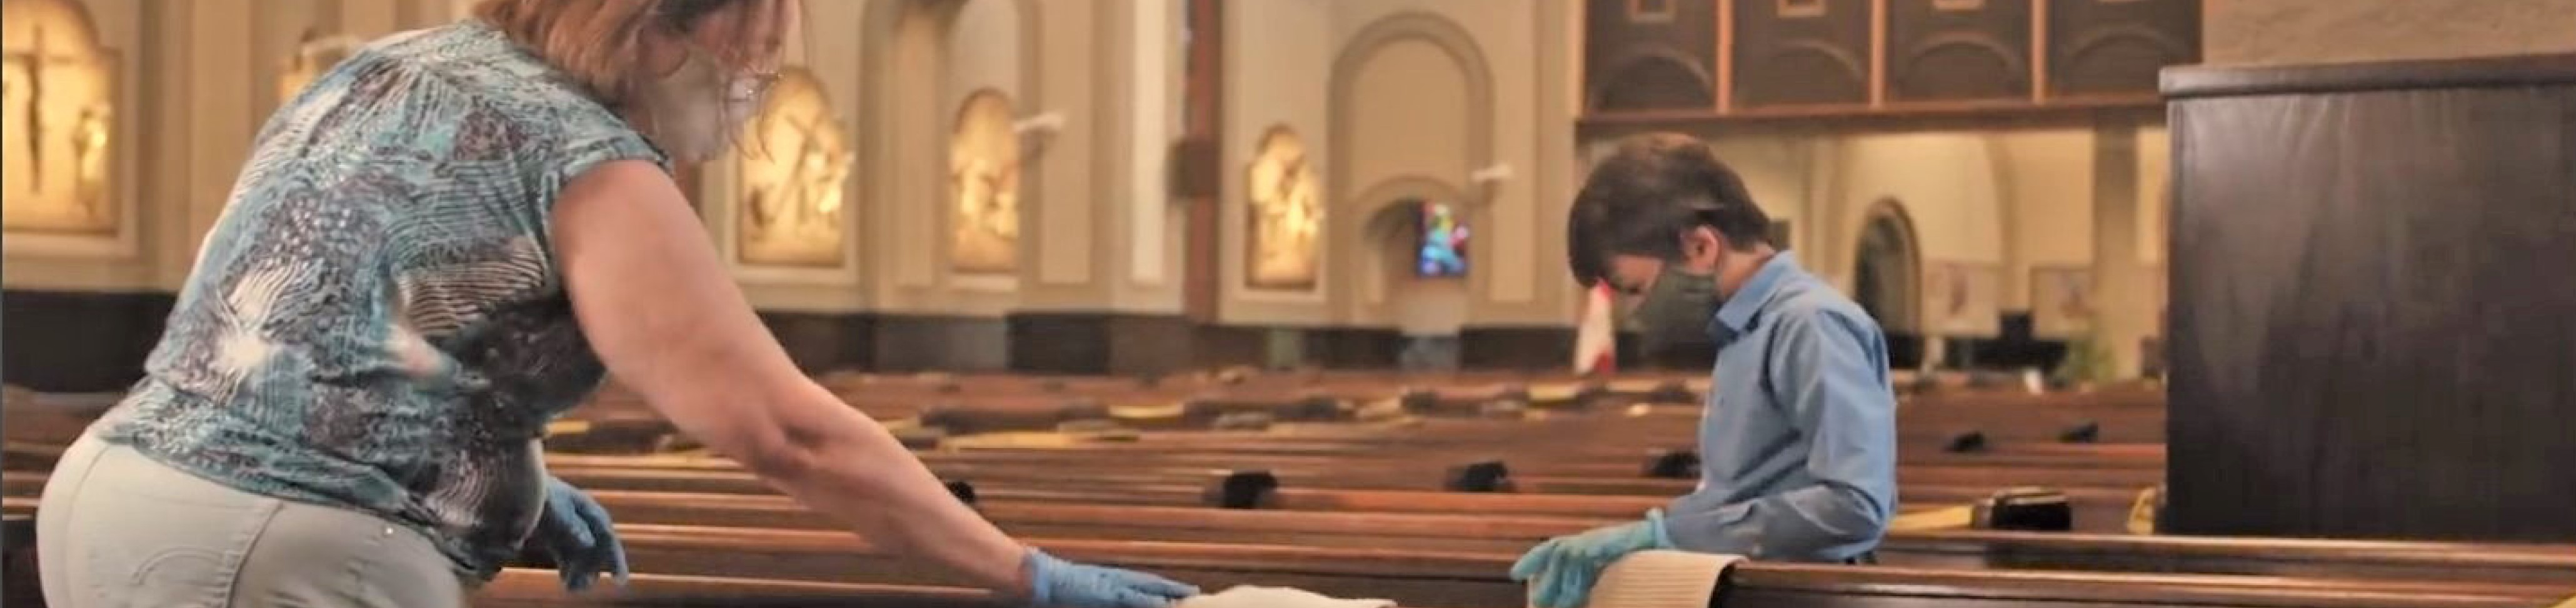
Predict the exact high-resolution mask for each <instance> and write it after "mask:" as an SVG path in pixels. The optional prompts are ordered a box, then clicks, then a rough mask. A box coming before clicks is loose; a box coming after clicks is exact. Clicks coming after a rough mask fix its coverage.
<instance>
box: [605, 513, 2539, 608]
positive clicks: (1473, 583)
mask: <svg viewBox="0 0 2576 608" xmlns="http://www.w3.org/2000/svg"><path fill="white" fill-rule="evenodd" d="M620 534H621V535H622V536H624V537H625V538H626V539H627V543H628V548H629V555H630V556H632V557H633V559H634V560H635V563H638V564H651V565H649V566H647V569H648V571H651V572H656V573H669V574H686V575H694V576H717V577H747V578H775V579H790V580H813V581H831V582H860V583H888V584H928V585H934V586H938V585H952V586H953V585H956V584H958V582H959V581H958V579H957V578H956V576H955V575H953V574H951V573H947V572H944V571H941V570H940V569H938V568H935V567H931V566H927V565H924V564H921V563H918V561H917V560H911V559H903V558H894V557H890V556H885V555H881V554H877V553H874V552H873V551H872V550H870V549H869V548H868V547H866V546H865V543H864V542H862V541H859V540H856V539H853V538H852V537H851V536H850V535H848V534H845V533H838V532H821V531H786V530H767V529H759V530H754V529H741V528H706V527H691V526H650V525H635V526H621V528H620ZM1031 542H1032V544H1034V545H1036V546H1040V547H1043V548H1045V549H1047V550H1048V551H1049V552H1052V553H1055V554H1058V555H1062V556H1065V557H1067V558H1070V559H1077V560H1082V561H1088V562H1096V563H1105V564H1111V565H1119V566H1126V567H1136V568H1144V569H1150V570H1154V571H1157V572H1163V573H1167V574H1170V575H1173V576H1175V577H1176V578H1180V579H1182V580H1187V581H1190V582H1193V583H1195V584H1199V585H1202V586H1206V587H1211V588H1222V587H1225V586H1231V585H1239V584H1254V585H1269V586H1290V587H1297V588H1302V589H1308V590H1312V591H1315V592H1318V593H1324V594H1327V595H1333V596H1340V597H1384V598H1388V599H1393V600H1396V601H1397V602H1399V603H1400V604H1402V605H1408V606H1493V607H1497V608H1500V607H1503V606H1519V605H1521V603H1522V601H1523V597H1522V589H1521V588H1520V586H1519V585H1517V584H1515V583H1512V582H1510V581H1509V580H1507V579H1505V578H1504V577H1503V573H1504V572H1505V571H1506V570H1507V569H1508V568H1509V567H1510V563H1511V560H1512V558H1513V556H1509V555H1477V554H1460V553H1451V552H1436V551H1418V550H1392V549H1365V550H1360V549H1325V548H1314V547H1293V546H1263V545H1231V544H1209V543H1183V542H1123V541H1091V540H1074V539H1033V540H1032V541H1031ZM1735 582H1736V585H1737V588H1735V589H1734V590H1733V591H1732V593H1733V594H1734V595H1731V596H1730V597H1729V599H1728V601H1727V602H1726V603H1725V604H1724V605H1725V606H1729V607H1737V606H1845V605H1849V606H1871V605H1878V604H1879V602H1884V601H1888V599H1880V600H1877V601H1864V602H1861V603H1846V602H1855V601H1860V600H1861V599H1863V598H1869V597H1873V596H1875V597H1880V598H1890V599H1892V598H1894V597H1907V598H1912V599H1913V600H1914V601H1913V602H1908V603H1906V605H1908V606H1970V605H1974V606H1994V605H1997V604H1992V603H1988V602H1991V601H1993V600H2000V599H2015V600H2022V601H2026V602H2031V604H2018V603H2007V604H2002V605H2009V606H2024V605H2047V606H2078V605H2081V606H2103V605H2141V606H2284V607H2285V606H2316V607H2345V606H2353V607H2358V606H2374V607H2411V606H2426V607H2432V606H2443V607H2469V606H2499V607H2501V606H2517V607H2530V606H2540V605H2545V603H2546V602H2548V601H2554V600H2556V599H2558V598H2560V597H2563V596H2564V595H2565V594H2566V593H2567V588H2566V587H2565V586H2563V585H2547V584H2526V583H2485V582H2422V581H2385V580H2370V579H2356V578H2297V577H2270V576H2220V575H2135V574H2119V575H2112V574H2102V573H2059V572H1961V571H1944V570H1923V569H1912V568H1891V567H1852V566H1814V565H1795V564H1747V565H1745V566H1743V567H1741V568H1740V569H1739V570H1738V572H1737V574H1736V576H1735ZM1762 590H1771V591H1773V592H1776V593H1778V594H1780V595H1779V596H1777V597H1766V596H1762V595H1759V594H1758V593H1755V592H1757V591H1762ZM1820 596H1832V598H1831V599H1826V598H1823V597H1820ZM1962 601H1974V602H1976V603H1953V602H1962ZM1819 602H1830V603H1819ZM1916 602H1920V603H1916Z"/></svg>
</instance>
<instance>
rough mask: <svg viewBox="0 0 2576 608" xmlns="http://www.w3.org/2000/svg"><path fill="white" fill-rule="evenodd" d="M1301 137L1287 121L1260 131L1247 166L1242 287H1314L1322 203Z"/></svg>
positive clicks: (1269, 288)
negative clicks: (1250, 160) (1258, 141)
mask: <svg viewBox="0 0 2576 608" xmlns="http://www.w3.org/2000/svg"><path fill="white" fill-rule="evenodd" d="M1307 160H1308V156H1307V155H1306V143H1305V140H1303V139H1300V138H1299V137H1297V133H1296V132H1295V131H1292V130H1290V129H1289V128H1288V127H1287V126H1286V125H1279V126H1273V127H1271V128H1270V129H1269V130H1268V131H1266V132H1264V133H1263V134H1262V136H1261V142H1260V144H1258V145H1257V146H1256V147H1255V149H1254V150H1253V155H1252V163H1251V165H1250V166H1248V167H1246V168H1245V175H1244V198H1245V202H1246V209H1245V211H1246V213H1245V214H1244V249H1243V277H1244V286H1246V287H1249V288H1253V289H1265V290H1293V291H1312V290H1313V289H1314V288H1315V282H1316V276H1317V274H1318V270H1319V268H1318V266H1320V265H1321V262H1322V259H1321V258H1322V256H1321V255H1320V254H1319V253H1318V248H1319V247H1318V246H1319V245H1320V244H1321V239H1322V235H1323V221H1324V207H1323V203H1322V201H1320V200H1317V197H1318V196H1319V195H1320V194H1321V193H1320V191H1319V186H1318V184H1317V181H1318V180H1317V179H1316V176H1315V168H1314V165H1312V164H1309V163H1308V162H1307Z"/></svg>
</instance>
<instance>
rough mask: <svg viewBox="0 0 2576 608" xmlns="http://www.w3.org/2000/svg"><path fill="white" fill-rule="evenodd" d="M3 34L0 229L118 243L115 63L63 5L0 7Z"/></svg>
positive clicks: (21, 0) (86, 18)
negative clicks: (105, 238) (111, 238)
mask: <svg viewBox="0 0 2576 608" xmlns="http://www.w3.org/2000/svg"><path fill="white" fill-rule="evenodd" d="M0 33H5V36H4V37H0V38H5V40H0V157H5V158H0V164H5V166H6V168H5V175H0V192H5V193H6V194H5V198H0V209H5V212H0V218H5V219H0V225H5V226H6V229H7V230H8V231H10V232H22V233H52V234H67V235H80V236H110V235H113V234H115V233H116V231H117V228H118V226H120V222H121V221H122V220H123V218H120V217H118V211H119V205H118V201H117V196H116V189H115V181H114V179H115V176H114V175H112V174H111V173H112V171H111V170H112V168H113V167H114V166H115V164H116V163H115V160H114V159H115V157H116V155H115V152H114V150H112V149H111V148H112V146H113V144H114V142H115V141H116V140H117V137H116V125H117V116H116V111H117V108H116V84H117V83H116V78H117V76H116V69H117V65H116V63H117V61H116V59H117V58H116V56H115V55H114V54H113V53H112V52H110V51H109V50H108V49H106V48H104V47H102V46H100V44H99V39H98V28H97V26H96V25H95V23H94V22H92V21H91V19H90V15H89V12H88V11H87V10H86V9H84V8H83V7H82V6H81V5H80V3H77V2H70V1H67V0H8V1H7V2H5V3H0Z"/></svg>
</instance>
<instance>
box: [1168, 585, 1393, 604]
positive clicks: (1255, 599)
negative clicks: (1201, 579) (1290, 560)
mask: <svg viewBox="0 0 2576 608" xmlns="http://www.w3.org/2000/svg"><path fill="white" fill-rule="evenodd" d="M1173 608H1395V602H1392V601H1388V600H1346V599H1340V598H1330V597H1324V596H1321V595H1316V594H1314V593H1311V592H1307V591H1304V590H1300V589H1288V588H1283V587H1250V586H1243V587H1234V588H1230V589H1226V590H1225V591H1223V592H1219V593H1215V594H1211V595H1201V596H1197V597H1192V598H1189V599H1185V600H1181V603H1180V604H1177V605H1175V606H1173Z"/></svg>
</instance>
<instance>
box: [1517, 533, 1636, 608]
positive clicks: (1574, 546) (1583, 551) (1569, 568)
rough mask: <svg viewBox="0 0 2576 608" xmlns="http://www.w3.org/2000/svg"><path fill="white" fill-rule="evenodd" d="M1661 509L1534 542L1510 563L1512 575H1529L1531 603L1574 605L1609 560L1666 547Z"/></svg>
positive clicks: (1557, 607)
mask: <svg viewBox="0 0 2576 608" xmlns="http://www.w3.org/2000/svg"><path fill="white" fill-rule="evenodd" d="M1672 547H1673V541H1672V539H1671V538H1670V537H1668V536H1667V535H1666V534H1665V532H1664V512H1663V510H1661V509H1657V510H1653V511H1647V512H1646V519H1645V521H1639V522H1633V523H1626V524H1620V525H1616V526H1610V527H1606V528H1596V529H1593V530H1591V531H1587V532H1584V533H1582V534H1576V535H1572V536H1559V537H1556V538H1551V539H1548V541H1547V542H1544V543H1540V544H1539V546H1538V547H1536V548H1533V549H1530V551H1529V553H1528V554H1525V555H1522V556H1521V559H1520V561H1518V562H1515V563H1513V564H1512V580H1515V581H1522V582H1532V581H1535V583H1534V586H1535V588H1534V589H1532V590H1531V591H1532V593H1531V594H1530V597H1531V604H1530V605H1532V606H1535V607H1537V608H1578V607H1580V606H1582V605H1583V603H1584V600H1585V599H1586V598H1589V597H1591V596H1592V584H1593V582H1594V581H1595V580H1596V579H1599V578H1600V577H1601V571H1602V570H1603V569H1605V568H1609V567H1610V564H1611V563H1612V562H1616V561H1619V558H1621V557H1626V556H1627V555H1628V554H1630V553H1635V552H1638V551H1645V550H1648V549H1670V548H1672Z"/></svg>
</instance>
